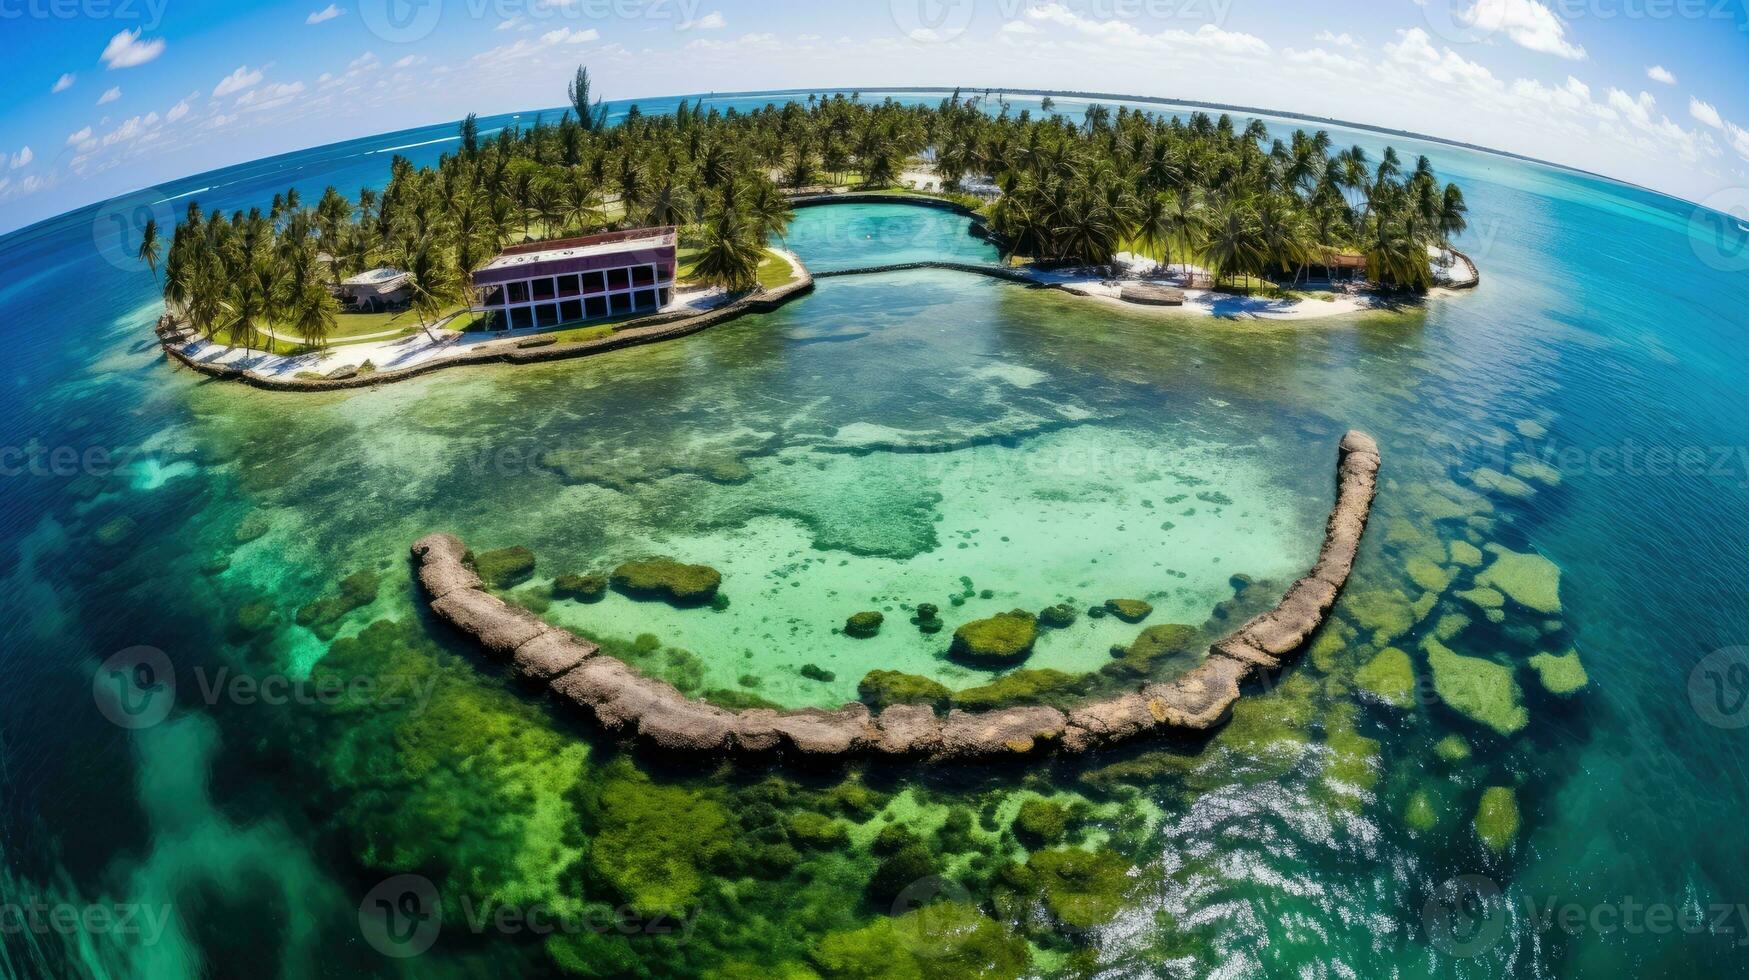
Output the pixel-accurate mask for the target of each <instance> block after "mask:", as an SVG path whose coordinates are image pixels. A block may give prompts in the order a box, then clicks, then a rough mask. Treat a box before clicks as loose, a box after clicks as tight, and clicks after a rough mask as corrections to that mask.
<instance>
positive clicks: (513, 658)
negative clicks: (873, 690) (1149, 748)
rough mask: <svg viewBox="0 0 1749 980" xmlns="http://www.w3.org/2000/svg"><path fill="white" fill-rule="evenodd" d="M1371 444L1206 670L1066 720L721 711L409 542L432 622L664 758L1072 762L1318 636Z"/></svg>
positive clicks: (1212, 718) (1226, 702) (1209, 713)
mask: <svg viewBox="0 0 1749 980" xmlns="http://www.w3.org/2000/svg"><path fill="white" fill-rule="evenodd" d="M1379 462H1380V461H1379V448H1378V443H1377V442H1376V441H1374V440H1373V438H1372V437H1371V436H1369V435H1367V434H1366V433H1363V432H1360V431H1358V430H1355V431H1350V432H1349V433H1348V434H1347V435H1345V436H1343V438H1342V441H1341V444H1340V447H1339V449H1338V455H1337V466H1336V478H1337V486H1338V491H1337V496H1336V504H1335V507H1334V508H1333V509H1332V510H1331V512H1330V518H1329V521H1328V522H1327V524H1326V526H1325V531H1324V543H1323V547H1322V548H1321V549H1320V550H1319V554H1318V561H1317V563H1316V564H1315V565H1314V566H1313V567H1312V568H1311V569H1310V570H1309V571H1308V572H1307V573H1306V575H1305V576H1304V577H1302V578H1301V579H1299V580H1298V581H1296V582H1295V583H1294V584H1293V585H1292V586H1291V587H1289V588H1288V590H1287V592H1286V594H1284V595H1283V596H1282V599H1281V601H1280V602H1279V603H1278V604H1277V605H1276V606H1275V608H1274V609H1271V610H1269V611H1268V612H1265V613H1263V614H1261V615H1259V616H1257V617H1255V618H1254V619H1252V620H1251V621H1249V622H1247V623H1246V624H1245V625H1243V626H1241V627H1240V628H1239V629H1238V630H1236V631H1234V632H1233V633H1232V634H1230V635H1228V636H1227V637H1225V638H1223V639H1221V640H1220V641H1218V642H1216V643H1215V644H1213V645H1212V646H1211V647H1210V648H1209V654H1208V657H1207V659H1206V660H1204V661H1203V662H1202V663H1201V664H1200V665H1198V666H1197V667H1195V668H1193V669H1191V670H1190V671H1189V672H1187V673H1185V674H1183V675H1181V676H1179V677H1177V678H1175V679H1174V680H1171V681H1168V682H1164V683H1148V684H1144V685H1142V686H1141V687H1140V688H1139V689H1138V690H1134V691H1129V692H1125V693H1123V694H1119V695H1116V696H1113V697H1110V698H1106V699H1103V700H1098V701H1091V702H1088V703H1086V704H1083V705H1080V706H1078V707H1074V708H1071V709H1069V710H1067V711H1063V710H1059V709H1057V708H1051V707H1043V706H1033V707H1013V708H1003V709H1000V710H996V711H988V712H969V711H964V710H960V709H954V710H952V711H950V712H948V713H947V714H946V715H940V714H937V713H936V711H935V709H934V708H932V707H930V706H928V705H889V706H888V707H886V708H884V709H883V710H881V711H880V712H879V713H878V714H875V713H872V712H871V711H870V710H869V708H868V706H867V705H864V704H861V703H858V702H853V703H851V704H846V705H844V706H843V707H841V708H837V709H835V710H831V711H827V710H824V709H821V708H801V709H795V710H783V711H779V710H773V709H769V708H751V709H747V710H743V711H729V710H727V709H724V708H720V707H717V706H716V705H712V704H709V703H708V702H705V701H700V700H696V699H693V698H688V697H687V696H685V695H683V694H681V693H680V692H679V691H678V690H676V689H675V688H674V687H673V686H672V685H670V684H668V683H666V682H664V681H660V680H657V679H655V678H651V677H645V676H643V675H642V674H640V673H638V672H637V671H635V670H633V669H632V668H631V667H629V666H627V665H626V664H625V663H624V662H622V661H620V660H618V659H616V658H614V657H610V656H607V655H605V654H602V653H601V652H600V648H599V647H598V646H597V645H596V644H594V643H591V642H590V641H588V640H586V639H583V638H581V637H579V636H576V635H574V634H572V633H570V632H568V631H566V630H562V629H558V628H556V627H554V626H552V625H550V624H548V623H546V622H544V621H542V620H541V619H540V618H539V617H537V616H535V615H534V614H533V613H531V612H529V611H528V610H526V609H522V608H520V607H517V606H514V605H510V604H508V603H506V602H504V601H503V600H501V599H499V598H498V597H496V596H494V595H492V594H490V593H489V592H487V591H486V589H485V587H484V585H483V584H482V582H481V580H480V577H479V576H478V575H477V574H475V572H474V570H473V569H472V568H469V567H468V565H467V564H466V562H465V560H464V559H465V556H466V555H467V547H466V546H465V545H464V544H463V543H462V542H461V540H460V539H458V538H457V537H455V536H454V535H452V534H445V533H436V534H430V535H427V536H425V537H423V538H420V539H419V540H418V541H417V542H415V543H414V545H413V549H412V550H413V558H414V561H415V562H416V564H417V568H418V578H419V583H420V586H421V587H422V588H423V589H424V590H425V592H426V594H427V595H429V596H430V600H431V609H432V611H433V612H434V613H436V615H437V616H438V618H440V619H442V620H443V621H444V622H446V623H449V624H450V625H451V626H453V627H455V628H456V629H458V630H460V631H461V632H463V633H465V634H467V635H468V636H469V637H471V638H472V639H473V640H474V641H475V642H477V643H479V645H480V646H481V647H482V648H484V649H485V651H486V652H487V653H488V654H490V655H492V656H494V657H496V658H499V659H503V660H507V661H509V662H510V664H511V667H512V669H513V670H514V671H515V672H516V673H517V674H518V675H520V676H521V677H523V678H525V679H527V680H530V681H533V682H536V683H540V684H544V685H545V686H546V687H547V688H548V689H550V690H551V691H552V693H554V694H555V695H557V696H558V697H559V698H561V699H562V700H565V701H568V702H570V703H571V704H574V705H576V706H577V707H578V708H581V709H582V710H583V712H584V713H585V714H587V715H588V716H589V717H590V718H592V719H593V720H594V721H595V722H596V723H597V724H599V725H600V726H601V727H602V728H603V729H604V730H605V731H607V732H609V733H611V734H614V735H617V736H622V737H628V738H633V739H635V740H637V741H639V742H641V743H643V744H645V745H648V746H650V747H652V748H655V749H658V750H661V751H665V752H673V753H682V754H697V753H714V754H718V755H727V756H730V757H733V758H737V759H742V758H759V757H765V756H769V755H772V754H779V755H783V756H785V757H793V758H797V759H804V760H821V759H830V758H835V757H849V756H874V757H888V758H896V759H918V760H926V761H929V762H989V761H995V760H999V759H1003V758H1018V757H1022V756H1027V755H1031V754H1033V753H1042V752H1045V751H1048V750H1050V749H1053V748H1060V749H1061V750H1063V751H1065V752H1070V753H1080V752H1086V751H1089V750H1093V749H1098V748H1103V747H1106V746H1111V745H1116V744H1118V743H1120V742H1125V741H1128V740H1131V739H1135V738H1139V737H1142V736H1145V735H1150V734H1161V733H1165V732H1172V731H1177V732H1201V731H1206V730H1208V729H1211V728H1213V727H1215V726H1217V725H1219V724H1221V723H1222V722H1223V721H1225V720H1226V718H1227V717H1228V712H1229V709H1231V707H1232V706H1233V704H1234V702H1236V701H1238V700H1239V697H1240V688H1239V686H1240V684H1242V683H1243V682H1244V681H1246V680H1247V679H1249V678H1251V677H1253V676H1257V675H1263V674H1266V673H1268V672H1270V671H1273V670H1277V669H1279V668H1280V667H1281V666H1282V665H1283V663H1284V662H1285V661H1286V660H1287V658H1288V657H1289V656H1290V655H1291V654H1293V653H1294V652H1296V651H1297V650H1299V649H1300V648H1301V647H1302V646H1303V645H1304V644H1305V642H1306V641H1307V639H1308V638H1310V637H1311V635H1312V634H1313V633H1314V632H1316V631H1317V629H1318V628H1319V627H1320V626H1321V625H1323V622H1324V619H1325V617H1326V616H1327V615H1328V614H1329V611H1330V608H1331V607H1332V606H1333V605H1334V604H1335V602H1336V597H1337V595H1338V594H1339V593H1340V592H1341V590H1342V587H1343V586H1344V585H1345V584H1346V583H1347V581H1348V576H1349V573H1350V572H1351V571H1352V570H1353V568H1354V562H1355V558H1356V555H1357V554H1358V552H1359V548H1360V539H1361V536H1362V535H1363V534H1364V533H1365V531H1366V524H1367V519H1368V516H1369V515H1370V514H1371V511H1372V502H1373V496H1374V494H1375V493H1376V491H1377V487H1378V471H1379Z"/></svg>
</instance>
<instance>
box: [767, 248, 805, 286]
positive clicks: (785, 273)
mask: <svg viewBox="0 0 1749 980" xmlns="http://www.w3.org/2000/svg"><path fill="white" fill-rule="evenodd" d="M795 278H796V270H795V269H793V268H791V267H790V264H789V260H788V259H785V258H784V257H783V256H781V255H779V254H777V253H776V252H773V251H771V250H770V249H766V250H765V258H764V260H763V261H761V262H760V263H759V285H761V286H764V287H765V288H766V289H776V288H777V287H779V286H783V285H787V284H788V283H790V282H791V281H793V280H794V279H795Z"/></svg>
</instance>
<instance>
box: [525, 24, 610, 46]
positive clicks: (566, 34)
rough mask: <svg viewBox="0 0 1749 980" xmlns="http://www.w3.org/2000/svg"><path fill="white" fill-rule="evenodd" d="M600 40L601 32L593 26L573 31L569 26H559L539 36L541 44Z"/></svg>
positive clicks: (584, 42)
mask: <svg viewBox="0 0 1749 980" xmlns="http://www.w3.org/2000/svg"><path fill="white" fill-rule="evenodd" d="M599 40H601V32H600V31H598V30H596V29H595V28H593V27H590V28H587V29H585V30H581V31H574V30H572V29H570V28H569V27H561V28H559V29H558V30H556V31H548V32H546V33H545V34H542V35H541V36H540V43H542V44H548V45H551V44H588V43H589V42H590V41H599Z"/></svg>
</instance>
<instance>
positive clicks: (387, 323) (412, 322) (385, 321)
mask: <svg viewBox="0 0 1749 980" xmlns="http://www.w3.org/2000/svg"><path fill="white" fill-rule="evenodd" d="M465 309H467V304H466V303H456V304H455V305H453V306H450V307H447V308H445V309H444V311H443V313H442V316H448V315H450V314H451V313H456V312H459V311H461V310H465ZM275 329H277V328H275ZM418 329H419V318H418V317H417V316H415V315H414V314H413V311H412V310H384V311H383V312H381V313H342V314H340V315H339V316H337V317H335V318H334V332H333V333H331V334H329V335H328V342H329V343H331V344H332V343H337V342H340V341H344V340H349V339H351V338H353V337H365V336H369V335H370V334H376V333H388V332H390V331H394V332H397V333H400V334H409V333H413V332H414V331H416V330H418ZM279 332H281V333H284V332H286V331H279Z"/></svg>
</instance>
